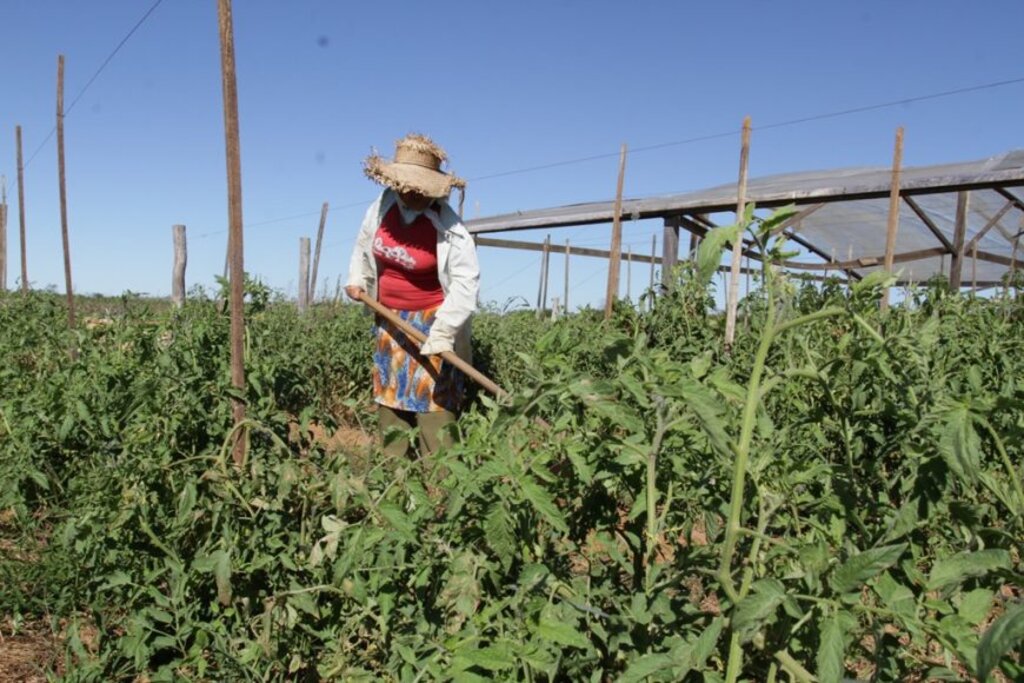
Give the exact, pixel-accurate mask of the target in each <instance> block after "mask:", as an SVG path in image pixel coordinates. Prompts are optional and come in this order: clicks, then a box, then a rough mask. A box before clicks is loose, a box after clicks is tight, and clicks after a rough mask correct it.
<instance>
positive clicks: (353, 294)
mask: <svg viewBox="0 0 1024 683" xmlns="http://www.w3.org/2000/svg"><path fill="white" fill-rule="evenodd" d="M345 293H346V294H348V298H349V299H352V300H353V301H359V300H360V299H361V298H362V297H363V295H364V294H366V290H365V289H363V288H362V287H360V286H358V285H348V286H347V287H345Z"/></svg>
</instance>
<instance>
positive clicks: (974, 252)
mask: <svg viewBox="0 0 1024 683" xmlns="http://www.w3.org/2000/svg"><path fill="white" fill-rule="evenodd" d="M977 289H978V243H977V242H975V243H974V246H973V247H972V248H971V291H972V292H973V291H975V290H977Z"/></svg>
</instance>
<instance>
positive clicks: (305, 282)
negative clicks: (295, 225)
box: [298, 237, 309, 313]
mask: <svg viewBox="0 0 1024 683" xmlns="http://www.w3.org/2000/svg"><path fill="white" fill-rule="evenodd" d="M298 308H299V313H305V312H306V309H307V308H309V238H308V237H300V238H299V292H298Z"/></svg>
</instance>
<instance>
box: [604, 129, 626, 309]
mask: <svg viewBox="0 0 1024 683" xmlns="http://www.w3.org/2000/svg"><path fill="white" fill-rule="evenodd" d="M625 175H626V144H625V143H623V144H622V149H621V150H620V151H619V180H618V183H616V187H615V208H614V209H613V210H612V243H611V248H610V249H609V251H611V257H610V258H609V259H608V287H607V289H606V290H605V297H604V319H605V320H608V319H610V318H611V317H612V307H613V306H614V305H615V302H616V301H617V300H618V298H619V261H620V260H621V258H622V184H623V181H624V180H625Z"/></svg>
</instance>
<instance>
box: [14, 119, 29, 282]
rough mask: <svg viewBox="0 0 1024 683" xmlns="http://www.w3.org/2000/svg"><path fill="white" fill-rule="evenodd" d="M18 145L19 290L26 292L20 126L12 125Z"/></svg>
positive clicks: (26, 262)
mask: <svg viewBox="0 0 1024 683" xmlns="http://www.w3.org/2000/svg"><path fill="white" fill-rule="evenodd" d="M14 138H15V141H16V142H17V147H18V234H19V237H20V242H21V244H20V246H21V291H22V292H28V256H27V250H26V248H25V164H24V162H23V161H22V156H21V126H15V127H14Z"/></svg>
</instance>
